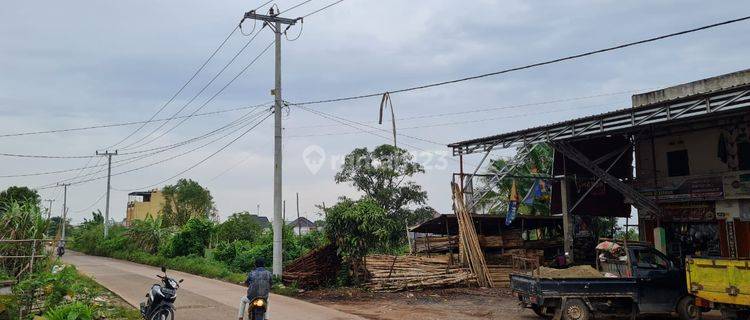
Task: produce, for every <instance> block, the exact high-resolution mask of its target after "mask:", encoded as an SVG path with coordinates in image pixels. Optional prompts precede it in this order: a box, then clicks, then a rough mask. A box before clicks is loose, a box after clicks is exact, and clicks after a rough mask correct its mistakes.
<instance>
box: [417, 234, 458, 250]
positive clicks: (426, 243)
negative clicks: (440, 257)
mask: <svg viewBox="0 0 750 320" xmlns="http://www.w3.org/2000/svg"><path fill="white" fill-rule="evenodd" d="M451 249H454V250H455V249H458V237H457V236H426V237H419V238H416V239H414V252H446V251H450V250H451Z"/></svg>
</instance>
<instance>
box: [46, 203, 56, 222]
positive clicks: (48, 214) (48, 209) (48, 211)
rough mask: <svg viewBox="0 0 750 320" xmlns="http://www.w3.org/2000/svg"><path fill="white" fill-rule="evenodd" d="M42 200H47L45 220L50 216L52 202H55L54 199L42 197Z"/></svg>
mask: <svg viewBox="0 0 750 320" xmlns="http://www.w3.org/2000/svg"><path fill="white" fill-rule="evenodd" d="M44 201H47V202H49V206H47V221H49V219H50V218H51V217H52V203H53V202H55V199H44Z"/></svg>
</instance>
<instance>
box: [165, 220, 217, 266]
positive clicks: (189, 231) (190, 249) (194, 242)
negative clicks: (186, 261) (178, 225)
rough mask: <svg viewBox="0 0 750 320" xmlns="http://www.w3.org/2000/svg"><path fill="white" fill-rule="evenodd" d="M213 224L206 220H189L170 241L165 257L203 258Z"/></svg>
mask: <svg viewBox="0 0 750 320" xmlns="http://www.w3.org/2000/svg"><path fill="white" fill-rule="evenodd" d="M212 230H213V223H211V221H209V220H206V219H190V220H188V222H187V223H186V224H185V225H184V226H183V227H182V229H181V230H180V231H179V232H177V233H176V234H175V235H174V237H172V239H171V240H170V246H169V249H168V250H167V251H168V252H166V253H167V255H168V256H171V257H176V256H187V255H191V254H192V255H197V256H201V257H202V256H203V253H204V250H205V249H206V247H207V246H208V242H209V240H210V239H211V232H212Z"/></svg>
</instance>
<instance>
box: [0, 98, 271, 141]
mask: <svg viewBox="0 0 750 320" xmlns="http://www.w3.org/2000/svg"><path fill="white" fill-rule="evenodd" d="M268 104H269V102H265V103H263V104H259V105H253V106H244V107H235V108H231V109H224V110H216V111H210V112H203V113H196V114H194V115H192V117H202V116H211V115H216V114H222V113H228V112H235V111H241V110H247V109H252V108H256V107H258V106H263V105H268ZM189 117H191V116H188V115H185V116H178V117H169V118H160V119H152V120H143V121H130V122H120V123H110V124H100V125H93V126H85V127H75V128H64V129H52V130H44V131H29V132H18V133H6V134H0V138H8V137H20V136H31V135H39V134H49V133H62V132H71V131H83V130H93V129H102V128H113V127H123V126H132V125H137V124H143V123H146V124H147V123H152V122H160V121H168V120H174V119H182V118H189Z"/></svg>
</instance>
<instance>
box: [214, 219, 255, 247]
mask: <svg viewBox="0 0 750 320" xmlns="http://www.w3.org/2000/svg"><path fill="white" fill-rule="evenodd" d="M261 232H263V228H262V227H261V226H260V224H258V221H257V220H256V219H255V217H253V216H252V215H251V214H250V213H249V212H247V211H244V212H237V213H233V214H232V215H231V216H229V218H228V219H227V221H224V222H223V223H221V224H220V225H219V226H218V227H217V228H216V236H217V237H218V240H219V241H226V242H234V241H237V240H247V241H250V242H252V241H254V240H255V239H256V238H257V237H258V236H260V234H261Z"/></svg>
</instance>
